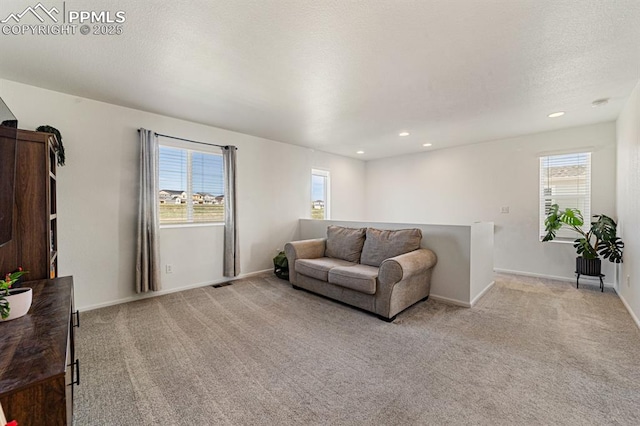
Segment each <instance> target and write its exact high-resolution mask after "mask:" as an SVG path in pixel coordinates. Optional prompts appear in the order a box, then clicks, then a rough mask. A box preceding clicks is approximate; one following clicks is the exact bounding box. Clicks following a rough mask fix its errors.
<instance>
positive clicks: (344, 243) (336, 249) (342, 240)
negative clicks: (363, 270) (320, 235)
mask: <svg viewBox="0 0 640 426" xmlns="http://www.w3.org/2000/svg"><path fill="white" fill-rule="evenodd" d="M366 231H367V228H344V227H342V226H334V225H330V226H329V227H328V228H327V248H326V251H325V255H326V256H327V257H333V258H334V259H342V260H347V261H349V262H359V261H360V253H362V246H363V245H364V236H365V233H366Z"/></svg>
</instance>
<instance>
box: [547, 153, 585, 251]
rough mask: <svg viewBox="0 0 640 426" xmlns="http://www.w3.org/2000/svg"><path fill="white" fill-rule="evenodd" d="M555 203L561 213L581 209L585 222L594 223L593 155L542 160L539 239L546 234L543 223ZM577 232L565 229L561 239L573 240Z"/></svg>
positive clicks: (561, 233) (563, 156) (564, 156)
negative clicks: (592, 206)
mask: <svg viewBox="0 0 640 426" xmlns="http://www.w3.org/2000/svg"><path fill="white" fill-rule="evenodd" d="M552 204H558V205H559V206H560V210H564V209H566V208H567V207H570V208H575V209H579V210H580V212H581V213H582V215H583V217H584V221H585V225H584V226H583V228H584V229H585V231H586V230H588V229H589V227H590V223H591V153H590V152H578V153H572V154H560V155H549V156H544V157H540V238H541V239H542V237H543V236H544V235H545V234H546V232H545V230H544V228H545V225H544V220H545V218H546V216H547V213H548V212H549V208H550V207H551V205H552ZM576 238H577V235H576V233H575V232H573V231H571V230H570V229H568V228H566V227H563V228H562V229H560V230H559V231H558V234H557V238H556V239H560V240H566V241H573V240H575V239H576Z"/></svg>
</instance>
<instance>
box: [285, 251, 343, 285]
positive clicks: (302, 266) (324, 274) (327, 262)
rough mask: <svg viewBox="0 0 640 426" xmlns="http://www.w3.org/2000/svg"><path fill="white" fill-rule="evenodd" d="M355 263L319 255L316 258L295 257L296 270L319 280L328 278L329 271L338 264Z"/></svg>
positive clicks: (338, 265)
mask: <svg viewBox="0 0 640 426" xmlns="http://www.w3.org/2000/svg"><path fill="white" fill-rule="evenodd" d="M353 265H355V263H353V262H347V261H346V260H342V259H331V258H329V257H319V258H317V259H296V264H295V268H296V272H297V273H299V274H302V275H306V276H308V277H311V278H315V279H317V280H321V281H328V280H329V271H330V270H331V269H332V268H337V267H340V266H353Z"/></svg>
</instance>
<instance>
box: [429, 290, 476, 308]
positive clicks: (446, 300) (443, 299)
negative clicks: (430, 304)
mask: <svg viewBox="0 0 640 426" xmlns="http://www.w3.org/2000/svg"><path fill="white" fill-rule="evenodd" d="M429 299H433V300H437V301H438V302H442V303H446V304H449V305H456V306H462V307H463V308H470V307H471V303H468V302H463V301H462V300H458V299H450V298H448V297H443V296H438V295H437V294H433V293H432V294H430V295H429Z"/></svg>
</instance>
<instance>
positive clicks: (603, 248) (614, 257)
mask: <svg viewBox="0 0 640 426" xmlns="http://www.w3.org/2000/svg"><path fill="white" fill-rule="evenodd" d="M593 218H594V219H595V220H594V221H593V222H591V228H589V230H588V231H587V232H585V231H584V230H583V229H582V226H583V225H584V218H583V217H582V213H581V212H580V210H578V209H572V208H566V209H564V210H560V207H559V206H558V205H557V204H553V205H552V206H551V207H550V209H549V213H548V214H547V217H546V219H545V221H544V224H545V232H546V233H547V234H546V235H545V236H544V238H543V239H542V241H551V240H553V239H555V238H556V235H557V232H558V230H560V229H561V228H562V227H568V228H570V229H571V230H573V231H575V232H576V233H577V234H578V235H579V238H577V239H576V240H575V241H574V243H573V247H575V249H576V252H577V254H578V258H577V259H576V272H577V273H578V274H584V275H595V276H598V275H600V258H601V257H602V258H604V259H607V260H609V261H610V262H614V263H621V262H622V250H623V249H624V243H623V242H622V240H621V239H620V237H618V236H617V235H616V234H617V224H616V222H615V221H614V220H613V219H611V218H610V217H609V216H605V215H603V214H598V215H594V216H593Z"/></svg>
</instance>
